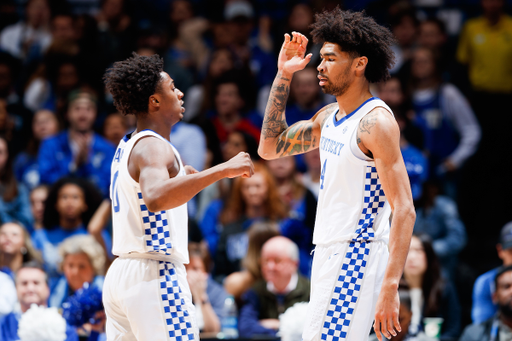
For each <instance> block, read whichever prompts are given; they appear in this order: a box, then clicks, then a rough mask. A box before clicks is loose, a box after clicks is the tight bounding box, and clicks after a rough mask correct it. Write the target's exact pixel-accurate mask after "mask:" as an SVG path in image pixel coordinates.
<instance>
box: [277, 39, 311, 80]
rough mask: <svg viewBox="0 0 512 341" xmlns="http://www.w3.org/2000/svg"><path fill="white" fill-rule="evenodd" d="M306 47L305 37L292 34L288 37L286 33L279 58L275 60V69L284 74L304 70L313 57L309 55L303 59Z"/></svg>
mask: <svg viewBox="0 0 512 341" xmlns="http://www.w3.org/2000/svg"><path fill="white" fill-rule="evenodd" d="M307 46H308V38H306V36H305V35H303V34H301V33H298V32H292V36H291V37H290V35H289V34H288V33H286V34H285V35H284V43H283V46H281V52H279V58H278V59H277V68H278V69H279V70H280V71H284V72H286V73H294V72H297V71H300V70H302V69H304V68H305V67H306V65H307V64H308V63H309V61H310V60H311V57H312V56H313V54H311V53H310V54H308V55H307V56H305V57H304V54H305V53H306V48H307Z"/></svg>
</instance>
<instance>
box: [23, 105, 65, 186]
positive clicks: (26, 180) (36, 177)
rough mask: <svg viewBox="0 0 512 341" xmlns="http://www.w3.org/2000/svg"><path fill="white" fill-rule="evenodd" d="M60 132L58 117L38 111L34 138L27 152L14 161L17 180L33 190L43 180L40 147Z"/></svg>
mask: <svg viewBox="0 0 512 341" xmlns="http://www.w3.org/2000/svg"><path fill="white" fill-rule="evenodd" d="M58 132H59V121H58V119H57V116H55V114H54V113H53V112H51V111H50V110H45V109H43V110H38V111H37V112H36V113H35V114H34V118H33V119H32V137H31V138H30V140H29V142H28V145H27V148H26V149H25V151H23V152H21V153H19V154H18V155H17V156H16V158H15V159H14V174H15V175H16V180H18V181H19V182H21V183H23V184H24V185H25V186H26V187H27V188H28V189H29V190H32V189H33V188H35V187H36V186H37V185H39V181H40V179H41V177H40V174H39V163H38V162H37V155H38V153H39V146H40V145H41V142H42V141H43V140H44V139H47V138H49V137H52V136H54V135H56V134H57V133H58Z"/></svg>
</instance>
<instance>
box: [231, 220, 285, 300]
mask: <svg viewBox="0 0 512 341" xmlns="http://www.w3.org/2000/svg"><path fill="white" fill-rule="evenodd" d="M247 235H248V246H247V253H246V254H245V257H244V258H243V259H242V270H241V271H236V272H233V273H232V274H230V275H228V276H227V277H226V278H225V279H224V283H223V285H224V288H225V289H226V291H227V292H228V294H230V295H232V296H233V297H234V298H235V299H236V300H239V299H240V298H241V296H242V295H243V293H245V292H246V291H247V290H248V289H249V288H250V287H251V286H252V285H253V284H254V282H256V281H257V280H260V279H262V278H263V276H262V274H261V266H260V262H261V247H262V246H263V244H265V242H266V241H267V240H269V239H270V238H272V237H275V236H279V225H277V224H276V223H270V222H257V223H254V224H252V225H251V227H249V230H248V231H247Z"/></svg>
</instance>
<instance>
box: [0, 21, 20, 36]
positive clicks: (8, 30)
mask: <svg viewBox="0 0 512 341" xmlns="http://www.w3.org/2000/svg"><path fill="white" fill-rule="evenodd" d="M23 26H24V23H23V21H18V22H17V23H15V24H12V25H9V26H7V27H5V28H4V29H3V30H2V32H0V35H1V36H2V37H3V36H9V35H12V34H20V33H21V31H23Z"/></svg>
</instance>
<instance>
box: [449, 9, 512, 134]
mask: <svg viewBox="0 0 512 341" xmlns="http://www.w3.org/2000/svg"><path fill="white" fill-rule="evenodd" d="M481 4H482V9H483V15H482V16H480V17H478V18H474V19H470V20H468V21H467V22H466V24H465V25H464V28H463V30H462V33H461V35H460V38H459V46H458V49H457V60H458V61H459V62H460V63H462V64H464V65H467V67H468V73H469V80H470V83H471V87H472V89H473V94H472V95H471V99H472V102H473V105H474V107H475V111H476V113H477V115H478V119H479V120H480V123H481V124H482V126H484V130H486V131H487V130H489V136H488V138H490V139H493V135H494V134H495V128H496V127H495V124H494V122H495V119H496V118H497V117H500V118H502V119H509V118H508V116H509V115H505V114H504V113H503V111H502V109H501V108H504V107H506V106H507V104H508V102H509V100H510V96H511V95H512V66H511V64H510V59H511V57H512V39H510V36H511V35H512V17H511V16H509V15H507V14H505V12H504V7H505V0H481ZM490 113H494V114H490ZM507 122H508V123H510V120H509V121H507ZM500 125H501V124H500ZM503 125H504V126H508V124H503ZM491 129H492V130H491Z"/></svg>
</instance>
